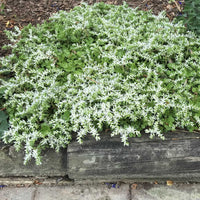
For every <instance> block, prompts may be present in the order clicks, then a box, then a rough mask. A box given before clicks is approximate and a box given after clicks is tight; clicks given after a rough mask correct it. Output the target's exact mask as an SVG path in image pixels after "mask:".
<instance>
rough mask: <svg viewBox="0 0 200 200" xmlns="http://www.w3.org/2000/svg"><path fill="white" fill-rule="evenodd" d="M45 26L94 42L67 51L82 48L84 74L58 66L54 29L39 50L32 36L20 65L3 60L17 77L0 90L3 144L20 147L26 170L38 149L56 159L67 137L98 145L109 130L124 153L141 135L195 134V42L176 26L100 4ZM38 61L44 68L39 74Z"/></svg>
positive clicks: (199, 54) (198, 47) (198, 55)
mask: <svg viewBox="0 0 200 200" xmlns="http://www.w3.org/2000/svg"><path fill="white" fill-rule="evenodd" d="M102 7H103V8H102ZM51 21H52V23H57V24H59V23H60V24H62V26H63V27H64V28H65V29H66V30H70V31H71V30H72V31H71V34H72V33H74V34H75V35H76V34H77V35H78V34H79V33H80V32H81V34H83V33H86V34H88V35H89V36H88V37H92V38H91V39H90V40H89V38H85V40H84V39H82V40H81V42H74V44H72V45H71V46H70V48H72V47H73V48H74V49H77V51H78V50H80V49H83V47H84V48H85V54H84V55H81V56H80V57H77V60H80V59H83V60H84V61H83V63H84V66H83V72H82V73H77V74H76V73H74V74H73V73H67V72H66V71H65V70H63V69H62V68H59V67H58V66H57V58H56V53H55V51H56V50H57V52H58V53H61V52H62V51H61V50H59V47H60V45H61V44H62V42H59V41H57V39H56V38H58V36H57V34H59V29H58V30H57V29H55V31H51V30H49V31H48V32H46V39H45V41H46V43H45V42H43V43H41V44H38V42H37V41H39V40H40V38H39V37H38V36H37V37H36V36H34V34H33V32H32V31H31V30H30V31H29V38H28V39H27V40H29V42H31V44H32V46H30V43H27V46H26V45H25V46H24V48H23V50H22V51H23V52H24V55H25V54H26V55H28V56H25V60H24V58H23V59H19V60H18V61H17V62H15V64H13V65H12V66H11V64H10V61H11V60H13V56H12V55H11V56H10V57H6V58H3V59H2V64H3V65H4V66H7V67H9V69H12V70H13V71H14V72H15V74H16V76H15V77H14V78H13V79H10V81H8V82H5V83H4V87H5V88H6V91H5V98H6V99H7V101H6V104H5V107H6V108H7V110H8V112H9V115H10V129H9V130H8V131H6V132H5V133H4V141H5V142H14V144H15V146H16V148H17V149H19V148H20V147H21V145H22V144H25V151H26V157H25V162H27V161H28V160H30V159H31V158H32V157H33V158H35V159H36V162H37V164H40V163H41V159H40V152H41V150H42V149H43V148H45V147H51V148H55V149H56V150H57V151H58V150H59V149H60V148H61V147H65V146H66V145H67V144H68V143H69V142H70V140H71V138H72V135H73V133H76V135H77V140H78V142H80V143H81V142H82V139H83V138H84V137H85V136H86V135H87V134H91V135H92V136H93V137H95V139H96V140H99V139H100V133H101V131H104V130H105V129H110V130H111V135H112V136H114V135H120V137H121V139H122V142H123V143H124V144H125V145H128V138H129V137H132V136H140V135H141V134H142V133H144V134H145V133H148V134H150V137H151V138H152V137H154V136H159V137H160V138H162V139H164V135H163V133H164V132H167V131H170V130H174V129H176V128H177V127H181V128H189V129H190V128H193V127H195V128H199V126H200V118H199V115H200V105H199V103H198V102H199V97H198V96H197V94H199V92H200V81H199V78H200V75H199V71H200V65H199V63H200V39H199V38H198V37H196V36H195V35H194V34H192V33H190V32H187V33H186V31H185V29H184V27H183V25H182V24H181V23H178V24H174V23H172V22H169V21H168V20H167V19H166V18H165V17H164V14H163V13H161V14H160V15H159V16H154V15H152V14H150V13H145V12H142V11H138V10H133V9H131V8H128V7H127V5H123V6H113V5H106V4H102V3H101V4H95V5H94V6H88V5H85V4H84V5H83V6H82V7H77V8H75V9H74V10H72V11H71V12H70V13H67V12H60V13H57V14H55V15H54V16H52V18H51ZM43 32H44V31H43ZM66 37H67V35H66ZM53 40H56V42H52V41H53ZM74 40H75V39H74ZM92 40H93V42H91V41H92ZM34 41H36V43H34ZM56 45H58V46H56ZM88 47H89V48H88ZM56 48H57V49H56ZM66 48H67V47H66ZM54 50H55V51H54ZM96 54H97V55H96ZM70 55H71V54H70ZM95 56H96V57H95ZM94 57H95V59H94ZM69 59H70V58H69V57H68V59H67V60H66V62H69ZM43 61H48V62H49V63H50V64H49V66H50V67H47V68H44V67H41V65H42V63H43ZM60 66H62V65H60ZM71 67H76V66H71ZM63 80H64V81H63ZM193 88H195V90H194V89H193ZM196 90H197V91H196ZM192 91H194V92H192Z"/></svg>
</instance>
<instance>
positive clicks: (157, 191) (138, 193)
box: [131, 184, 200, 200]
mask: <svg viewBox="0 0 200 200" xmlns="http://www.w3.org/2000/svg"><path fill="white" fill-rule="evenodd" d="M131 193H132V195H131V196H132V199H133V200H147V199H148V200H173V199H174V200H200V184H190V185H189V184H184V185H172V186H164V185H154V186H150V187H146V188H145V187H144V186H143V185H140V186H139V187H138V188H137V189H132V191H131Z"/></svg>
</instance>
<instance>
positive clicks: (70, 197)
mask: <svg viewBox="0 0 200 200" xmlns="http://www.w3.org/2000/svg"><path fill="white" fill-rule="evenodd" d="M129 189H130V185H129V184H122V185H121V186H120V187H119V188H117V187H116V188H110V189H109V188H108V187H107V186H106V185H102V184H94V185H68V186H52V187H50V186H38V187H30V188H14V187H6V188H3V189H0V200H200V184H179V185H176V184H174V185H172V186H166V185H159V184H158V185H155V184H138V185H137V187H136V188H134V187H133V188H132V189H131V192H130V190H129Z"/></svg>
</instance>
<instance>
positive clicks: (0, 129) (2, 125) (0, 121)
mask: <svg viewBox="0 0 200 200" xmlns="http://www.w3.org/2000/svg"><path fill="white" fill-rule="evenodd" d="M7 118H8V115H7V114H6V113H5V112H3V111H0V138H1V137H2V136H3V133H4V131H6V130H8V122H7Z"/></svg>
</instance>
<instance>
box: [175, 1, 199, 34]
mask: <svg viewBox="0 0 200 200" xmlns="http://www.w3.org/2000/svg"><path fill="white" fill-rule="evenodd" d="M178 20H183V22H184V24H185V25H186V26H187V29H188V30H190V31H194V32H195V33H196V34H197V35H199V34H200V1H199V0H185V3H184V10H183V15H182V16H179V17H178Z"/></svg>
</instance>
